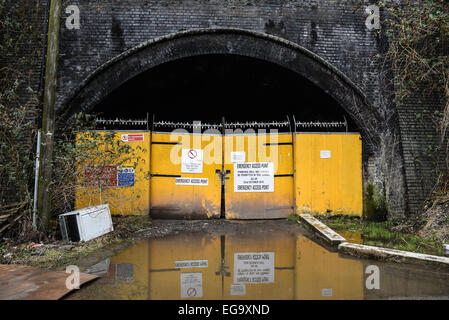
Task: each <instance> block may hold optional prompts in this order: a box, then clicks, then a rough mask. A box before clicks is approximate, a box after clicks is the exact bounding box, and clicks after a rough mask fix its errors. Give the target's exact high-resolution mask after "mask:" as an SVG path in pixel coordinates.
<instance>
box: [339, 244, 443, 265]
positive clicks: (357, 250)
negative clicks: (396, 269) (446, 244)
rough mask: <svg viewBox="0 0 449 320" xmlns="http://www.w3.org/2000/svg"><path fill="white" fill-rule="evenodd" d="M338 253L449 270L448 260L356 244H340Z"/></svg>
mask: <svg viewBox="0 0 449 320" xmlns="http://www.w3.org/2000/svg"><path fill="white" fill-rule="evenodd" d="M338 252H339V253H344V254H349V255H352V256H357V257H364V258H371V259H376V260H387V261H394V262H402V263H413V264H421V265H432V266H438V267H443V268H444V269H449V258H445V257H440V256H433V255H429V254H422V253H415V252H408V251H401V250H395V249H386V248H379V247H374V246H366V245H363V244H356V243H341V244H340V245H339V246H338Z"/></svg>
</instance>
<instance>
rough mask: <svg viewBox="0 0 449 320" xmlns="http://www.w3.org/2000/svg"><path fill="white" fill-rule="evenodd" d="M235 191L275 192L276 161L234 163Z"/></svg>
mask: <svg viewBox="0 0 449 320" xmlns="http://www.w3.org/2000/svg"><path fill="white" fill-rule="evenodd" d="M234 192H274V163H273V162H245V163H234Z"/></svg>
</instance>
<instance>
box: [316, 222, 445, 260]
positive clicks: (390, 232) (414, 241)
mask: <svg viewBox="0 0 449 320" xmlns="http://www.w3.org/2000/svg"><path fill="white" fill-rule="evenodd" d="M316 218H318V219H319V220H320V221H321V222H323V223H324V224H326V225H327V226H328V227H330V228H331V229H333V230H335V231H336V232H342V231H349V232H355V233H359V234H360V235H361V237H362V240H363V244H366V245H371V246H378V247H385V248H391V249H398V250H404V251H411V252H418V253H426V254H434V255H444V248H443V243H442V242H441V241H440V240H439V239H437V238H428V237H425V238H424V237H419V236H416V235H414V234H411V233H404V232H398V231H396V230H395V227H396V225H395V224H394V223H393V222H391V221H385V222H372V221H366V220H363V219H361V218H359V217H353V216H340V215H338V216H316Z"/></svg>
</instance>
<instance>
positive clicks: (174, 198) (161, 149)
mask: <svg viewBox="0 0 449 320" xmlns="http://www.w3.org/2000/svg"><path fill="white" fill-rule="evenodd" d="M151 150H152V152H151V161H152V163H151V190H152V191H151V215H152V217H155V218H175V219H179V218H189V219H193V218H200V219H204V218H214V217H215V218H218V217H220V209H221V180H220V177H219V175H218V174H217V173H216V171H217V170H219V171H221V166H222V165H221V163H222V137H221V136H220V135H192V134H174V133H153V134H152V142H151ZM183 150H187V151H190V150H193V151H192V152H195V154H196V152H199V150H201V152H202V153H203V161H202V170H201V173H182V172H181V171H182V161H183V160H182V159H183ZM192 179H196V181H200V182H201V183H200V184H198V185H192V183H191V182H186V181H192ZM198 179H200V180H198Z"/></svg>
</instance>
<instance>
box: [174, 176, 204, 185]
mask: <svg viewBox="0 0 449 320" xmlns="http://www.w3.org/2000/svg"><path fill="white" fill-rule="evenodd" d="M208 184H209V179H208V178H176V185H178V186H207V185H208Z"/></svg>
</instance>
